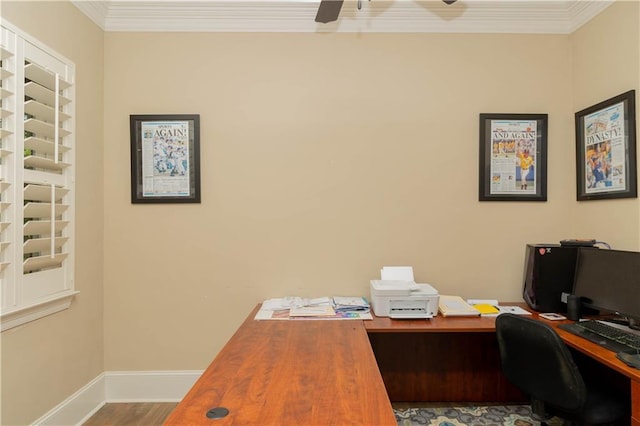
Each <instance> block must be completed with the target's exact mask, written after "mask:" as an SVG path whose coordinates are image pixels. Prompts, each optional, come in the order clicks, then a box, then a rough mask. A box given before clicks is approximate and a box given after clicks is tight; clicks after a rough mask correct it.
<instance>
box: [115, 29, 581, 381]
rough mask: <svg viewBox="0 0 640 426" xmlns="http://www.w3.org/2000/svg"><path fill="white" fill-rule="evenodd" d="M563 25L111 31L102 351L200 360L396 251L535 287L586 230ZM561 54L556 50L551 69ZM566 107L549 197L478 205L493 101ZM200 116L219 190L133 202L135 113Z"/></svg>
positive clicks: (449, 284) (207, 162)
mask: <svg viewBox="0 0 640 426" xmlns="http://www.w3.org/2000/svg"><path fill="white" fill-rule="evenodd" d="M570 58H571V46H570V43H569V38H568V37H567V36H561V35H434V34H202V33H201V34H175V33H164V34H141V33H107V34H106V36H105V67H106V68H105V117H106V121H105V129H106V131H105V175H106V176H107V177H108V178H107V179H106V186H105V218H106V219H105V367H106V369H107V370H139V369H151V370H155V369H159V370H162V369H183V368H187V369H190V368H193V369H197V368H203V367H205V366H206V365H207V363H208V362H209V361H210V360H211V359H212V357H213V356H214V355H215V354H216V352H217V351H218V350H219V349H220V348H221V347H222V345H223V344H224V343H225V342H226V340H227V339H228V338H229V337H230V336H231V334H232V333H233V332H234V331H235V329H236V328H237V326H238V324H239V323H240V321H241V320H242V319H243V318H245V317H246V315H247V313H248V312H249V311H250V310H251V308H252V307H254V306H255V305H256V303H258V302H259V301H261V300H263V299H264V298H269V297H277V296H282V295H303V296H321V295H333V294H365V295H366V294H368V283H369V280H370V279H371V278H376V277H378V276H379V270H380V268H381V267H382V266H383V265H413V267H414V270H415V274H416V279H417V280H418V281H421V282H429V283H432V284H433V285H434V286H435V287H436V288H437V289H438V290H439V291H440V292H441V293H454V294H460V295H462V296H465V297H490V298H498V299H501V300H520V293H521V286H522V282H521V279H522V264H523V257H524V246H525V243H527V242H545V241H553V242H557V241H558V240H560V239H561V238H566V237H571V236H573V233H572V232H571V228H572V227H573V226H572V219H571V218H570V217H568V216H567V214H566V212H567V211H568V209H569V208H570V207H571V206H572V205H573V204H574V201H573V200H574V183H573V182H574V177H573V175H572V174H571V171H570V170H568V169H567V167H566V166H565V165H566V164H572V163H573V155H574V146H573V139H572V137H573V136H572V135H573V132H572V128H573V122H572V120H571V119H570V114H569V112H570V111H571V110H572V108H573V107H572V103H571V87H572V86H571V85H572V80H571V78H572V73H571V61H570ZM550 64H553V66H550ZM481 112H531V113H537V112H547V113H549V116H550V120H549V158H550V173H549V175H550V185H549V201H548V202H546V203H522V202H520V203H487V202H484V203H480V202H478V183H477V182H478V114H479V113H481ZM143 113H145V114H153V113H156V114H159V113H199V114H200V115H201V150H202V204H199V205H131V204H130V201H129V197H130V189H129V188H130V187H129V162H128V158H129V155H128V153H129V128H128V117H129V114H143Z"/></svg>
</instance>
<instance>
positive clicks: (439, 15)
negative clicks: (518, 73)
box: [72, 0, 614, 34]
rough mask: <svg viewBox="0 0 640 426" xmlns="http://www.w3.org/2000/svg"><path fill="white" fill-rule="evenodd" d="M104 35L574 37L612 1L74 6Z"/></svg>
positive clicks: (213, 1)
mask: <svg viewBox="0 0 640 426" xmlns="http://www.w3.org/2000/svg"><path fill="white" fill-rule="evenodd" d="M72 2H73V4H74V5H75V6H76V7H77V8H78V9H80V10H81V11H82V12H83V13H85V14H86V15H87V16H88V17H89V18H90V19H91V20H92V21H94V22H95V23H96V24H97V25H99V26H100V27H101V28H102V29H103V30H105V31H116V32H117V31H122V32H124V31H134V32H379V33H408V32H411V33H541V34H570V33H571V32H573V31H575V30H576V29H578V28H579V27H580V26H582V25H583V24H585V23H586V22H588V21H589V20H590V19H592V18H593V17H594V16H596V15H597V14H599V13H600V12H602V11H603V10H604V9H606V8H607V7H608V6H610V5H611V4H612V3H614V0H571V1H559V0H497V1H496V0H493V1H488V0H458V1H457V2H456V3H454V4H452V5H446V4H444V3H443V2H442V1H440V0H427V1H425V0H395V1H392V0H371V1H366V0H362V7H361V9H360V10H358V8H357V1H356V0H346V1H345V3H344V5H343V7H342V11H341V13H340V18H339V19H338V21H336V22H332V23H329V24H319V23H316V22H314V18H315V14H316V11H317V9H318V4H319V0H273V1H272V0H196V1H168V0H155V1H152V0H125V1H109V0H105V1H99V0H89V1H87V0H72Z"/></svg>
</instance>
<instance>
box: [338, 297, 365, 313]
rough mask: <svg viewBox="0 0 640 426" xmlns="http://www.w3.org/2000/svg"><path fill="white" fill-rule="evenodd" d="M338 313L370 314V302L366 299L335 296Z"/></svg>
mask: <svg viewBox="0 0 640 426" xmlns="http://www.w3.org/2000/svg"><path fill="white" fill-rule="evenodd" d="M333 309H335V310H336V312H369V302H368V301H367V299H365V298H364V297H360V296H356V297H345V296H333Z"/></svg>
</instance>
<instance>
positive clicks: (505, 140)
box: [478, 114, 547, 201]
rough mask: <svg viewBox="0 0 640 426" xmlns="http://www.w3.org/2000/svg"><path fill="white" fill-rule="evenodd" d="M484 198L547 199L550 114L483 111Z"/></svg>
mask: <svg viewBox="0 0 640 426" xmlns="http://www.w3.org/2000/svg"><path fill="white" fill-rule="evenodd" d="M479 171H480V173H479V183H480V187H479V197H478V198H479V200H480V201H547V114H480V169H479Z"/></svg>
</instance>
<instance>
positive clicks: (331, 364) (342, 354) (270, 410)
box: [165, 308, 397, 426]
mask: <svg viewBox="0 0 640 426" xmlns="http://www.w3.org/2000/svg"><path fill="white" fill-rule="evenodd" d="M256 311H257V308H256V310H254V311H253V312H252V313H251V314H249V316H248V317H247V319H246V320H245V322H244V323H243V324H242V325H241V326H240V328H239V329H238V331H237V332H236V333H235V334H234V335H233V337H232V338H231V340H229V342H228V343H227V344H226V345H225V346H224V348H222V350H221V351H220V353H219V354H218V356H217V357H216V358H215V360H214V361H213V362H212V363H211V365H209V367H208V368H207V369H206V370H205V372H204V373H203V375H202V376H201V377H200V379H198V381H197V382H196V383H195V384H194V386H193V387H192V388H191V390H190V391H189V392H188V393H187V395H186V396H185V397H184V398H183V400H182V401H181V402H180V404H178V406H177V407H176V409H175V410H174V411H173V412H172V413H171V414H170V415H169V418H168V419H167V421H166V423H165V424H166V425H180V426H183V425H198V424H204V425H215V426H218V425H229V424H244V425H248V424H256V425H258V424H259V425H294V424H295V425H330V424H349V425H393V426H396V425H397V422H396V419H395V416H394V414H393V409H392V407H391V403H390V402H389V397H388V396H387V393H386V391H385V388H384V383H383V382H382V377H381V376H380V372H379V371H378V367H377V365H376V360H375V358H374V356H373V352H372V351H371V346H370V345H369V340H368V338H367V333H366V331H365V329H364V327H363V325H362V322H361V321H357V320H348V321H320V320H318V321H314V320H308V321H307V320H290V321H255V320H254V319H253V317H254V316H255V313H256ZM217 406H221V407H225V408H227V409H228V410H229V414H228V415H227V416H226V417H224V418H222V419H218V420H211V419H208V418H207V417H206V413H207V411H208V410H209V409H211V408H214V407H217Z"/></svg>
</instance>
